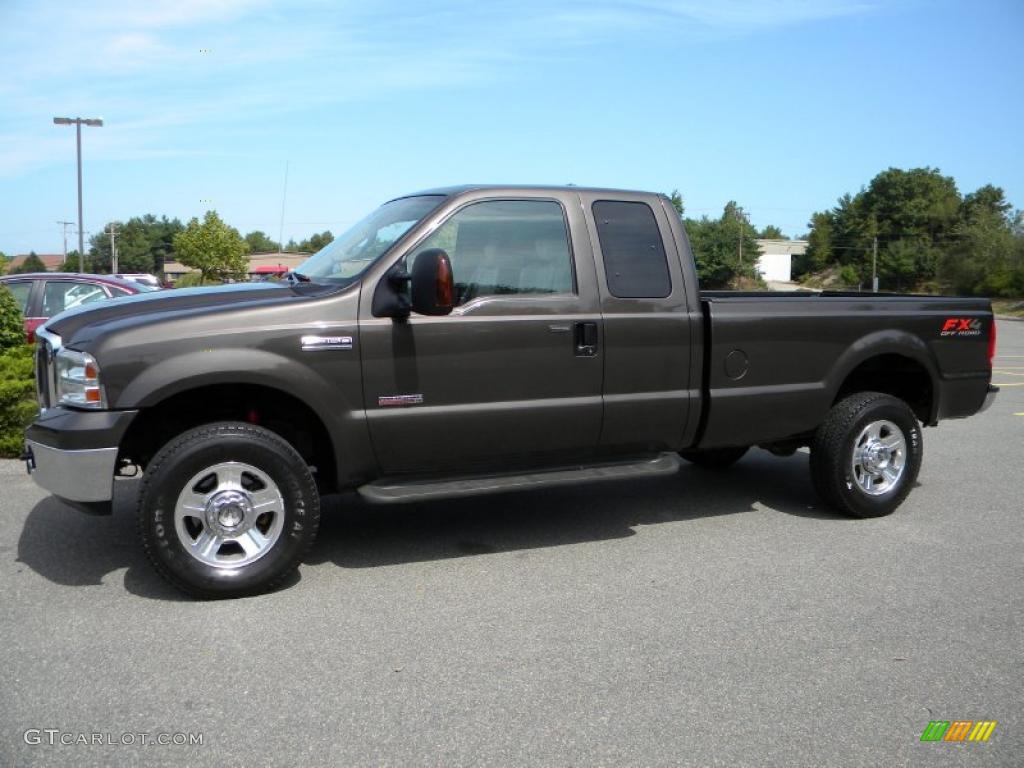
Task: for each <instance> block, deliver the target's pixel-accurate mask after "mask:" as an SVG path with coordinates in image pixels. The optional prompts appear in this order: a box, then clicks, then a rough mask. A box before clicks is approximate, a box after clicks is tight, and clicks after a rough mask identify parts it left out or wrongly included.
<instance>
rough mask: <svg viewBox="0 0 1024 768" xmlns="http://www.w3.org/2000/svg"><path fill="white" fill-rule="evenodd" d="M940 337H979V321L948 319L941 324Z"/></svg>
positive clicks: (973, 319) (960, 318)
mask: <svg viewBox="0 0 1024 768" xmlns="http://www.w3.org/2000/svg"><path fill="white" fill-rule="evenodd" d="M939 335H940V336H981V320H979V319H978V318H976V317H975V318H970V317H950V318H947V319H946V322H944V323H943V324H942V333H940V334H939Z"/></svg>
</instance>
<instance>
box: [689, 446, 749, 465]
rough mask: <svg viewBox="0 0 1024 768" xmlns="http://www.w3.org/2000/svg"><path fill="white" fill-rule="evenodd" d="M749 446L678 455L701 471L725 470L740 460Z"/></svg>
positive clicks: (711, 449)
mask: <svg viewBox="0 0 1024 768" xmlns="http://www.w3.org/2000/svg"><path fill="white" fill-rule="evenodd" d="M749 450H750V446H749V445H741V446H737V447H733V448H709V449H708V450H706V451H680V452H679V455H680V456H682V457H683V458H684V459H686V460H687V461H688V462H690V463H691V464H696V465H697V466H698V467H700V468H701V469H726V468H727V467H731V466H732V465H733V464H735V463H736V462H737V461H739V460H740V459H742V458H743V457H744V456H745V455H746V453H747V451H749Z"/></svg>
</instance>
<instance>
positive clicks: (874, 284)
mask: <svg viewBox="0 0 1024 768" xmlns="http://www.w3.org/2000/svg"><path fill="white" fill-rule="evenodd" d="M877 265H878V236H877V235H876V236H875V237H874V238H872V240H871V292H872V293H878V272H877Z"/></svg>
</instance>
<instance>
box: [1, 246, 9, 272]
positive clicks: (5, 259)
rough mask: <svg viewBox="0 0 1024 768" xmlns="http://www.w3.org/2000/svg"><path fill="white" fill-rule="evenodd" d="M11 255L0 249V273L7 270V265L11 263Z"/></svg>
mask: <svg viewBox="0 0 1024 768" xmlns="http://www.w3.org/2000/svg"><path fill="white" fill-rule="evenodd" d="M10 262H11V257H10V256H8V255H7V254H6V253H4V252H3V251H0V275H2V274H4V273H5V272H6V271H7V265H8V264H10Z"/></svg>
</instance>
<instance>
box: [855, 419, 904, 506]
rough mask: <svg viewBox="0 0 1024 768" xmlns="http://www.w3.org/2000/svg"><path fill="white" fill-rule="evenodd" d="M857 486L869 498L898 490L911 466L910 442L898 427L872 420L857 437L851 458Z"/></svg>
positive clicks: (885, 421)
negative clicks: (908, 457)
mask: <svg viewBox="0 0 1024 768" xmlns="http://www.w3.org/2000/svg"><path fill="white" fill-rule="evenodd" d="M851 462H852V469H853V477H854V479H855V480H856V484H857V487H858V488H859V489H860V490H861V491H862V492H864V493H866V494H867V495H868V496H881V495H882V494H885V493H888V492H889V491H891V490H892V489H893V488H895V487H896V486H897V485H898V484H899V482H900V479H901V478H902V477H903V470H904V469H905V468H906V465H907V439H906V437H904V435H903V430H901V429H900V428H899V427H898V426H897V425H896V424H894V423H893V422H891V421H887V420H880V421H872V422H871V423H870V424H868V425H867V426H866V427H864V429H862V430H861V431H860V434H859V435H857V439H856V440H855V441H854V444H853V457H852V459H851Z"/></svg>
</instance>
